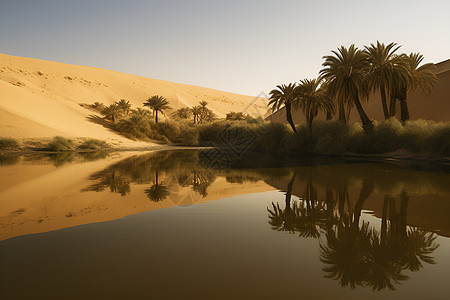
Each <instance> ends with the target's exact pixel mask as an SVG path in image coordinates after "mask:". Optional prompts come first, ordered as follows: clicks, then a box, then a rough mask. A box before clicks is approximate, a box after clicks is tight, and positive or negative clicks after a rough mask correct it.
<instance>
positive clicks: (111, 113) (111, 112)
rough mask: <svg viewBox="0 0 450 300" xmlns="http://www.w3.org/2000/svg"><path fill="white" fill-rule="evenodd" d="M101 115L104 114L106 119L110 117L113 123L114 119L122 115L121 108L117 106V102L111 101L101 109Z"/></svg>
mask: <svg viewBox="0 0 450 300" xmlns="http://www.w3.org/2000/svg"><path fill="white" fill-rule="evenodd" d="M102 115H104V116H105V118H106V119H108V118H110V119H111V121H112V122H113V123H114V122H116V119H117V118H119V117H120V116H121V115H122V110H121V109H120V108H119V106H118V105H117V103H112V104H111V105H109V106H107V107H105V108H104V109H103V111H102Z"/></svg>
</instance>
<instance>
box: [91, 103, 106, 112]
mask: <svg viewBox="0 0 450 300" xmlns="http://www.w3.org/2000/svg"><path fill="white" fill-rule="evenodd" d="M91 107H92V108H93V109H95V110H96V111H98V112H102V111H103V110H104V109H105V108H106V106H105V104H103V103H101V102H98V101H97V102H94V104H92V105H91Z"/></svg>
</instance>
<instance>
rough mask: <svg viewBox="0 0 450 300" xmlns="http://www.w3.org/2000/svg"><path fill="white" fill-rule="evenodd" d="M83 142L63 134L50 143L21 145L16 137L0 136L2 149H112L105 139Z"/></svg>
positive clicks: (0, 147)
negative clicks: (75, 140)
mask: <svg viewBox="0 0 450 300" xmlns="http://www.w3.org/2000/svg"><path fill="white" fill-rule="evenodd" d="M82 140H83V141H82V142H78V143H76V142H74V141H73V140H72V139H68V138H65V137H62V136H55V137H54V138H52V139H51V140H50V141H49V142H48V143H44V144H42V143H41V144H40V145H38V146H32V147H31V146H27V145H25V146H21V145H20V143H19V142H18V141H17V140H16V139H14V138H4V137H0V150H1V151H13V152H17V151H47V152H96V151H105V150H109V149H111V146H110V145H108V143H106V142H105V141H101V140H97V139H91V138H88V139H82Z"/></svg>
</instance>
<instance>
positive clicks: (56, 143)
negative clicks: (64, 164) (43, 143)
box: [48, 136, 75, 152]
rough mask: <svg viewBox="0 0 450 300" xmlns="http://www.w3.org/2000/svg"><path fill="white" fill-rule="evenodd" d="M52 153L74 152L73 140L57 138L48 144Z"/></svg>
mask: <svg viewBox="0 0 450 300" xmlns="http://www.w3.org/2000/svg"><path fill="white" fill-rule="evenodd" d="M48 149H49V150H50V151H58V152H59V151H74V150H75V145H74V143H73V141H72V140H70V139H66V138H63V137H61V136H55V137H54V138H53V140H52V141H51V142H49V143H48Z"/></svg>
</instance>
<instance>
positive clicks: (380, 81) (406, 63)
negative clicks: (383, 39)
mask: <svg viewBox="0 0 450 300" xmlns="http://www.w3.org/2000/svg"><path fill="white" fill-rule="evenodd" d="M399 48H400V46H397V44H396V43H389V44H387V45H385V44H384V43H380V42H379V41H377V43H376V44H370V46H365V48H364V49H363V50H361V49H358V48H357V47H355V45H350V47H348V48H346V47H344V46H341V47H339V48H338V49H337V50H333V51H332V55H326V56H324V57H323V59H324V62H323V64H322V66H323V69H322V70H320V72H319V74H320V76H319V78H318V79H312V80H307V79H305V80H301V81H300V82H299V83H289V84H287V85H284V84H282V85H278V86H277V88H276V89H274V90H272V91H271V92H270V98H269V105H272V108H273V111H276V110H279V109H280V108H282V107H285V110H286V119H287V121H288V123H289V125H290V126H291V127H292V130H293V131H294V132H296V128H295V124H294V122H293V119H292V113H291V111H292V108H293V107H301V108H302V111H303V113H304V115H305V119H306V124H307V127H308V128H309V129H310V130H311V126H312V121H313V119H314V118H315V116H316V115H317V113H318V112H319V111H323V112H324V113H325V114H326V115H327V120H329V119H331V117H332V115H333V114H334V112H335V108H336V110H337V114H338V120H339V121H341V122H343V123H345V124H347V123H348V119H349V115H350V112H351V109H352V108H353V107H356V109H357V111H358V114H359V116H360V119H361V123H362V126H363V129H364V131H365V132H366V133H372V132H373V127H374V125H373V122H372V120H371V119H370V118H369V116H368V115H367V114H366V112H365V110H364V108H363V105H362V104H363V103H364V102H365V101H367V100H368V98H369V95H370V94H371V93H375V92H379V93H380V97H381V106H382V109H383V114H384V118H385V119H389V118H391V117H394V116H395V115H396V105H397V102H400V107H401V120H402V122H403V123H405V122H406V121H408V120H409V119H410V116H409V111H408V105H407V93H408V91H414V90H418V91H420V92H422V93H423V94H427V95H428V94H429V93H430V92H431V91H432V90H433V87H434V86H435V85H436V84H437V82H438V79H437V76H436V75H435V74H434V72H433V69H434V64H432V63H427V64H422V61H423V55H422V54H420V53H410V54H409V55H407V54H397V51H398V50H399ZM388 98H389V105H388Z"/></svg>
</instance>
